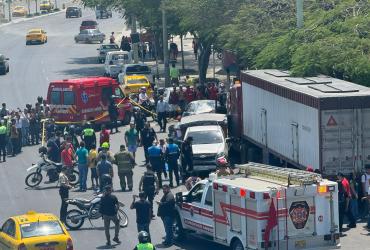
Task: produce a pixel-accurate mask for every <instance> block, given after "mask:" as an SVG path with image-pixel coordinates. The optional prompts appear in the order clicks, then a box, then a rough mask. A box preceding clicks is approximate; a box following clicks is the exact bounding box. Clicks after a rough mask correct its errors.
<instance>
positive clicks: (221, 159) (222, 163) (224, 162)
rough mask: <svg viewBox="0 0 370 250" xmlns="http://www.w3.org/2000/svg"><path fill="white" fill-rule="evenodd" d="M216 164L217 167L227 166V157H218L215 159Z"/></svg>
mask: <svg viewBox="0 0 370 250" xmlns="http://www.w3.org/2000/svg"><path fill="white" fill-rule="evenodd" d="M216 165H217V166H218V167H227V166H228V165H229V163H228V162H227V159H226V158H225V157H219V158H217V160H216Z"/></svg>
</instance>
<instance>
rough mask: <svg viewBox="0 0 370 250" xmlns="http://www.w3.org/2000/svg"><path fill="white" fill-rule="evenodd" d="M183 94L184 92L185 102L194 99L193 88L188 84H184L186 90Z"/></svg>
mask: <svg viewBox="0 0 370 250" xmlns="http://www.w3.org/2000/svg"><path fill="white" fill-rule="evenodd" d="M184 94H185V101H186V103H190V102H192V101H194V97H195V93H194V89H192V88H190V86H186V90H185V93H184Z"/></svg>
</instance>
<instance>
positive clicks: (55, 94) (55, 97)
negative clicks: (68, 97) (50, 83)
mask: <svg viewBox="0 0 370 250" xmlns="http://www.w3.org/2000/svg"><path fill="white" fill-rule="evenodd" d="M50 102H51V104H55V105H59V104H61V101H60V91H51V93H50Z"/></svg>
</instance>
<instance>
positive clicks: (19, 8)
mask: <svg viewBox="0 0 370 250" xmlns="http://www.w3.org/2000/svg"><path fill="white" fill-rule="evenodd" d="M14 9H15V10H23V7H22V6H18V7H15V8H14Z"/></svg>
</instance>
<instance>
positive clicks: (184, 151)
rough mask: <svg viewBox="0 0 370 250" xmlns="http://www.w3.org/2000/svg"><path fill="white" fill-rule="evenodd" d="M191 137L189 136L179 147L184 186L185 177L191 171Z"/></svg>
mask: <svg viewBox="0 0 370 250" xmlns="http://www.w3.org/2000/svg"><path fill="white" fill-rule="evenodd" d="M192 142H193V137H191V136H189V137H188V138H187V139H186V140H185V141H184V142H183V143H182V145H181V168H182V175H183V176H182V182H183V184H185V183H184V182H185V179H186V177H189V173H190V172H192V171H193V148H192Z"/></svg>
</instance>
